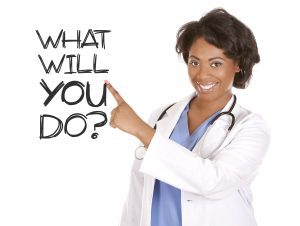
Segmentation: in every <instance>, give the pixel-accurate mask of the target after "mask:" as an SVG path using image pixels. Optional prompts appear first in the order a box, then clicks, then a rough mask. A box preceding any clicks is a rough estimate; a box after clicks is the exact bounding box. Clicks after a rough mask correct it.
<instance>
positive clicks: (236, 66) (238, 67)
mask: <svg viewBox="0 0 300 226" xmlns="http://www.w3.org/2000/svg"><path fill="white" fill-rule="evenodd" d="M234 70H235V72H236V73H237V72H240V71H241V69H240V66H239V65H238V64H236V65H235V67H234Z"/></svg>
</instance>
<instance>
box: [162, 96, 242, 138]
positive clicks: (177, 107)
mask: <svg viewBox="0 0 300 226" xmlns="http://www.w3.org/2000/svg"><path fill="white" fill-rule="evenodd" d="M194 96H196V92H193V93H192V94H190V95H188V96H187V97H185V98H183V99H182V100H180V101H179V102H177V103H175V104H174V106H172V107H171V108H169V109H168V110H167V111H166V114H165V116H164V117H163V118H162V119H161V120H160V121H158V122H157V129H156V130H157V131H158V132H160V133H161V134H162V135H165V136H170V134H171V133H172V131H173V128H174V127H175V125H176V123H177V121H178V119H179V117H180V115H181V113H182V111H183V110H184V108H185V106H186V105H187V104H188V103H189V102H190V100H191V99H192V98H193V97H194ZM233 101H234V97H233V95H232V97H231V98H230V100H229V101H228V103H227V104H226V105H225V107H224V108H223V109H222V110H221V112H223V111H228V110H229V109H230V107H231V105H232V103H233ZM238 111H239V106H238V104H237V103H236V105H235V107H234V108H233V110H232V113H233V114H234V115H235V116H236V115H237V114H238ZM222 122H223V124H224V125H228V124H229V123H230V118H228V117H225V118H224V119H223V120H222Z"/></svg>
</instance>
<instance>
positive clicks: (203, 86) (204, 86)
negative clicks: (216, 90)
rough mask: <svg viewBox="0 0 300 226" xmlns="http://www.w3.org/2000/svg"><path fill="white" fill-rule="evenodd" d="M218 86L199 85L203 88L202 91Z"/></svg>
mask: <svg viewBox="0 0 300 226" xmlns="http://www.w3.org/2000/svg"><path fill="white" fill-rule="evenodd" d="M215 85H216V84H215V83H214V84H210V85H201V84H199V86H200V87H201V88H202V89H211V88H212V87H214V86H215Z"/></svg>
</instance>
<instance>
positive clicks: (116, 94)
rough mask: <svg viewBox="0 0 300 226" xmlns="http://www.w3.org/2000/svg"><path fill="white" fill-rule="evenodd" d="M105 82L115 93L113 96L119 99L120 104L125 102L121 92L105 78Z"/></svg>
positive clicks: (112, 92)
mask: <svg viewBox="0 0 300 226" xmlns="http://www.w3.org/2000/svg"><path fill="white" fill-rule="evenodd" d="M104 82H105V84H106V87H107V89H108V90H109V92H110V93H111V94H112V95H113V97H114V98H115V100H116V101H117V103H118V105H120V104H121V103H123V102H124V99H123V98H122V97H121V95H120V94H119V92H118V91H117V90H116V89H115V88H114V87H113V86H112V85H111V84H110V82H109V81H107V80H105V81H104Z"/></svg>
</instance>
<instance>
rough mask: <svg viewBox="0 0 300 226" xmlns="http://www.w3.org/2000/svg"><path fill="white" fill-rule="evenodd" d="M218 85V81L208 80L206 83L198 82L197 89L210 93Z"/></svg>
mask: <svg viewBox="0 0 300 226" xmlns="http://www.w3.org/2000/svg"><path fill="white" fill-rule="evenodd" d="M217 85H218V83H217V82H206V83H200V82H196V87H197V90H198V91H199V92H201V93H210V92H212V91H213V90H214V88H215V87H216V86H217Z"/></svg>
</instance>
